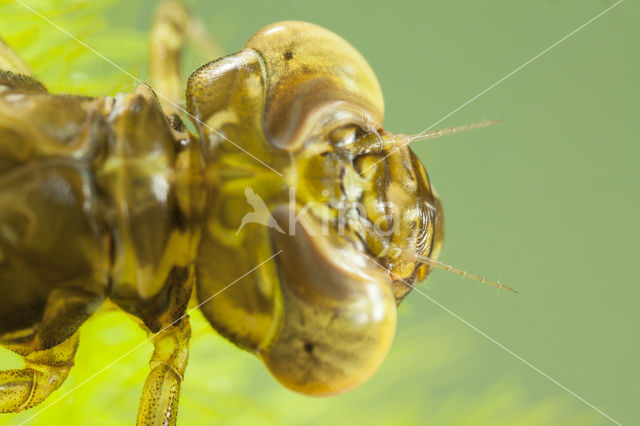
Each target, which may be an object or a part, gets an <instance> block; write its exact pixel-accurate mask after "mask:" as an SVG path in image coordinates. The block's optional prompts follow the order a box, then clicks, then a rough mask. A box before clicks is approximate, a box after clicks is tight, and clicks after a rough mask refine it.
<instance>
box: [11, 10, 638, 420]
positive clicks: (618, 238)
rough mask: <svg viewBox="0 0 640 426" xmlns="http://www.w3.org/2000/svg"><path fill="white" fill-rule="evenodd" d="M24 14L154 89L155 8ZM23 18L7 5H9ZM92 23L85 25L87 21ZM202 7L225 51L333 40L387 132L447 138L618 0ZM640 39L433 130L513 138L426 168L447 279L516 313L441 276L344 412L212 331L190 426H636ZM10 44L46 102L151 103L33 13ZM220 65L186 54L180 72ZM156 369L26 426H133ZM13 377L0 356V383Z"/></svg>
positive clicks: (593, 52) (88, 360)
mask: <svg viewBox="0 0 640 426" xmlns="http://www.w3.org/2000/svg"><path fill="white" fill-rule="evenodd" d="M24 1H25V2H26V3H28V4H30V5H32V6H33V7H37V8H38V10H41V11H42V12H43V13H45V14H47V16H48V17H50V18H51V19H53V20H54V21H56V22H58V23H60V25H62V26H64V27H65V28H66V29H68V30H69V31H71V32H73V33H74V34H75V35H77V36H78V37H80V38H82V39H83V40H86V41H87V42H89V43H90V44H91V45H92V46H93V47H95V48H96V49H97V50H98V51H100V52H101V53H103V54H104V55H106V56H107V57H109V58H110V59H112V60H114V61H115V62H117V63H118V64H120V65H122V66H123V67H124V68H125V69H127V70H128V71H130V72H131V73H133V74H135V75H136V76H139V77H140V78H142V79H145V78H147V71H146V39H145V36H144V35H145V32H146V31H147V29H148V27H149V23H150V12H151V9H152V4H154V3H155V2H152V1H139V2H132V1H107V0H102V1H99V2H91V3H89V2H73V1H68V0H67V1H62V2H54V1H53V0H38V1H35V0H31V1H29V0H24ZM6 3H12V2H11V1H6V0H4V1H0V4H6ZM76 3H78V4H84V5H85V7H84V9H83V8H80V9H77V10H76V9H74V8H73V7H72V6H73V5H74V4H76ZM190 4H191V5H192V8H193V10H194V11H195V12H196V13H197V14H198V15H199V16H200V17H201V18H202V19H203V21H204V22H205V23H206V24H207V27H208V28H209V30H210V31H211V32H212V33H213V34H215V36H216V38H217V39H218V40H219V41H220V43H221V44H222V45H223V46H224V47H225V48H226V49H227V51H228V52H233V51H236V50H238V49H240V48H241V46H242V44H243V43H244V41H245V40H246V39H247V38H248V37H249V36H250V35H251V34H252V33H253V32H254V31H255V30H257V29H258V28H260V27H261V26H263V25H265V24H268V23H270V22H273V21H277V20H284V19H301V20H306V21H311V22H314V23H317V24H320V25H323V26H326V27H328V28H329V29H331V30H333V31H335V32H337V33H338V34H340V35H342V36H343V37H345V38H346V39H347V40H349V41H350V42H351V43H352V44H354V45H355V46H356V47H357V48H358V49H359V50H360V51H361V52H362V53H363V55H364V56H365V57H366V58H367V59H368V60H369V61H370V63H371V65H372V67H373V69H374V70H375V71H376V73H377V75H378V78H379V80H380V83H381V85H382V88H383V91H384V93H385V98H386V108H387V113H386V119H385V126H386V128H388V129H389V130H392V131H396V132H405V133H410V132H419V131H421V130H423V129H425V128H427V127H429V126H431V125H432V124H434V123H435V122H437V121H439V120H441V119H442V118H443V117H444V116H446V115H447V114H449V113H450V112H452V111H453V110H455V109H457V108H458V107H460V106H461V105H463V104H464V103H465V102H467V101H468V100H470V99H471V98H473V97H474V96H476V95H477V94H479V93H481V92H483V91H484V90H485V89H487V88H488V87H490V86H491V85H492V84H493V83H495V82H497V81H498V80H500V79H502V78H503V77H505V76H507V75H508V74H509V73H511V72H512V71H514V70H516V69H517V68H518V67H519V66H520V65H522V64H524V63H525V62H527V61H529V60H530V59H531V58H533V57H534V56H535V55H537V54H539V53H540V52H542V51H543V50H545V49H547V48H548V47H550V46H551V45H553V44H554V43H556V42H557V41H558V40H560V39H562V38H563V37H565V36H566V35H568V34H569V33H570V32H572V31H574V30H575V29H577V28H578V27H580V26H581V25H583V24H584V23H585V22H587V21H588V20H590V19H591V18H593V17H594V16H596V15H598V14H599V13H600V12H602V11H604V10H605V9H607V8H608V7H609V6H611V5H613V4H614V2H612V1H603V0H554V1H551V0H549V1H538V2H521V1H508V0H496V1H486V2H478V1H471V0H465V1H449V2H441V1H422V2H420V1H408V0H396V1H390V2H379V3H373V2H365V1H351V2H346V1H344V0H341V1H335V0H323V1H316V2H303V1H270V2H255V3H254V2H249V1H245V0H235V1H233V2H222V1H220V2H206V1H204V0H203V1H193V2H190ZM60 5H63V6H60ZM639 19H640V7H639V6H638V4H637V2H633V1H632V0H626V1H624V2H623V3H621V4H620V5H619V6H617V7H616V8H614V9H613V10H611V11H610V12H608V13H607V14H605V15H604V16H602V17H600V18H599V19H597V20H595V21H594V22H593V23H591V24H590V25H588V26H587V27H585V28H584V29H582V30H581V31H579V32H577V33H576V34H575V35H573V36H571V37H570V38H568V39H567V40H565V41H563V42H562V43H560V44H559V45H557V46H556V47H555V48H553V49H552V50H550V51H549V52H547V53H545V54H544V55H542V56H541V57H539V58H538V59H536V60H535V61H533V62H532V63H530V64H528V65H527V66H525V67H523V68H522V69H521V70H520V71H518V72H517V73H515V74H513V75H512V76H510V77H508V78H507V79H506V80H504V81H503V82H501V83H500V84H498V85H496V86H495V87H493V88H492V89H491V90H489V91H487V92H486V93H485V94H483V95H482V96H480V97H478V98H477V99H476V100H474V101H473V102H471V103H469V104H468V105H467V106H465V107H464V108H462V109H461V110H459V111H458V112H456V113H455V114H452V115H451V116H450V117H448V118H446V119H445V120H443V121H442V122H441V123H439V124H438V126H437V127H448V126H453V125H458V124H465V123H471V122H475V121H479V120H483V119H495V118H504V119H505V121H504V123H502V124H500V125H499V126H494V127H491V128H488V129H483V130H478V131H474V132H471V133H467V134H462V135H457V136H452V137H447V138H443V139H437V140H432V141H428V142H424V143H422V145H419V146H417V147H416V148H415V149H416V151H417V152H418V153H419V155H420V157H421V159H422V161H423V162H424V164H425V166H426V168H427V170H428V172H429V174H430V177H431V179H432V182H433V183H434V185H435V186H436V188H437V190H438V192H439V194H440V197H441V200H442V202H443V205H444V209H445V221H446V237H445V247H444V251H443V254H442V259H443V260H444V261H446V262H450V263H452V264H454V265H456V266H459V267H462V268H465V269H469V270H471V271H473V272H476V273H479V274H482V275H484V276H486V277H488V278H491V279H496V280H500V281H501V282H503V283H505V284H507V285H510V286H513V287H515V288H517V289H518V290H519V291H520V294H519V295H512V294H510V293H506V292H500V291H497V290H495V289H492V288H489V287H483V286H480V285H478V284H476V283H474V282H473V281H468V280H463V279H461V278H459V277H457V276H455V275H451V274H447V273H444V272H440V271H436V272H434V273H433V275H432V276H431V277H430V278H429V280H428V281H427V282H426V283H424V284H422V287H421V290H422V291H423V292H424V293H425V294H426V295H427V296H428V298H427V297H423V296H421V295H420V294H417V293H414V294H412V295H410V296H409V297H408V298H407V299H406V300H405V302H404V303H403V305H402V306H401V309H400V318H399V327H398V333H397V337H396V340H395V343H394V346H393V349H392V351H391V353H390V355H389V357H388V359H387V361H386V362H385V364H384V365H383V367H382V368H381V369H380V371H379V372H378V373H377V374H376V375H375V376H374V377H373V378H372V379H371V380H370V381H369V382H368V383H366V384H365V385H364V386H362V387H361V388H359V389H357V390H355V391H353V392H351V393H349V394H346V395H344V396H340V397H334V398H329V399H312V398H307V397H303V396H299V395H296V394H294V393H292V392H290V391H288V390H286V389H284V388H282V387H281V386H280V385H278V384H277V383H275V381H274V380H273V379H271V378H270V376H269V375H268V373H267V372H266V371H265V369H264V368H263V367H262V365H261V364H260V362H259V361H258V360H257V359H255V358H254V357H253V356H251V355H249V354H247V353H244V352H242V351H240V350H237V349H235V348H234V347H233V346H231V345H230V344H228V343H226V342H225V341H223V340H222V339H220V338H218V337H216V335H215V334H214V333H213V332H211V331H210V327H209V326H208V324H207V323H206V322H204V320H203V319H202V317H200V316H196V317H195V318H194V322H193V323H194V326H193V328H194V338H193V341H192V345H191V348H192V352H191V359H190V365H189V368H188V371H187V373H186V376H185V382H184V387H183V391H182V399H181V406H180V419H179V421H180V424H183V425H187V424H189V425H191V424H225V425H226V424H230V425H245V424H292V425H294V424H295V425H298V424H315V425H325V424H338V425H351V424H374V425H378V424H379V425H387V424H407V425H408V424H430V425H547V424H553V425H555V424H558V425H584V424H588V425H600V424H602V425H607V424H614V422H613V421H612V420H610V419H608V418H607V417H606V416H605V415H603V414H601V413H599V412H598V411H596V410H595V409H594V408H593V407H590V406H589V404H592V405H593V406H595V407H597V408H598V409H600V410H602V411H603V412H604V413H606V415H607V416H610V417H611V418H613V419H615V420H617V421H619V422H621V423H623V424H639V423H640V408H638V401H639V400H640V388H639V386H640V385H639V382H640V368H639V367H638V364H637V360H638V359H639V358H640V356H639V355H640V343H639V337H640V334H639V332H638V323H639V321H640V312H639V311H638V309H637V307H636V306H637V303H638V301H640V286H639V285H638V284H640V283H639V281H640V280H639V279H638V276H639V273H638V268H637V266H636V265H637V263H638V262H637V259H638V254H640V253H639V252H640V250H639V248H638V241H640V226H639V225H638V217H639V216H640V173H639V172H638V163H639V160H640V144H638V142H639V141H640V138H639V136H640V130H639V127H638V126H637V119H638V116H639V114H640V79H639V78H638V77H639V75H640V74H639V72H638V67H639V65H640V58H639V55H638V52H639V49H638V40H640V37H639V34H638V32H639V30H638V21H639ZM27 28H29V29H32V30H29V31H27V30H26V29H27ZM0 34H2V35H3V36H6V37H7V39H8V40H9V41H13V42H14V44H19V45H20V46H18V47H19V48H20V50H21V52H22V53H23V54H24V56H25V57H26V58H27V59H28V60H29V61H30V63H32V64H33V68H34V69H35V70H36V72H37V74H38V75H40V76H41V77H42V78H43V79H44V80H45V81H46V82H47V83H48V85H49V87H52V88H55V89H58V90H67V91H80V92H83V93H90V94H99V93H105V94H113V93H115V92H116V91H130V90H132V88H133V87H134V84H133V83H132V81H131V79H130V78H129V77H127V76H126V75H124V74H121V73H120V72H119V71H118V70H116V69H114V68H113V67H112V66H111V65H109V64H107V63H104V62H101V59H100V58H97V57H95V55H93V54H92V53H90V52H88V51H86V50H85V49H84V48H82V47H79V46H78V45H77V44H74V42H73V41H68V40H67V39H66V36H65V35H63V34H59V33H58V32H57V30H56V29H53V28H51V27H48V26H47V24H46V23H43V22H42V21H41V20H40V19H39V18H38V17H36V16H34V15H33V14H31V13H30V12H28V11H26V10H24V9H22V8H21V7H20V6H19V5H16V4H13V5H9V6H4V7H3V8H0ZM52 52H54V53H52ZM204 61H205V59H204V58H201V57H198V55H197V54H196V53H194V52H191V53H190V54H189V57H188V60H187V64H186V65H185V67H186V69H194V68H195V67H197V66H198V65H200V64H201V63H202V62H204ZM143 339H144V335H143V333H142V332H141V331H139V330H137V328H136V327H135V326H134V325H133V324H132V323H131V322H130V321H128V320H127V319H126V318H125V317H124V316H122V315H119V314H115V313H109V314H105V315H103V316H101V317H97V318H94V319H92V320H90V321H89V322H88V323H87V324H86V325H85V326H84V327H83V329H82V334H81V348H80V350H79V353H78V356H77V357H76V367H74V369H73V370H72V373H71V375H70V376H69V378H68V380H67V381H66V383H65V384H64V385H63V387H62V388H61V389H60V390H59V391H57V392H56V393H55V394H54V395H53V396H52V397H51V398H50V399H49V400H47V402H46V403H45V404H44V405H42V406H41V407H46V406H47V405H48V404H50V403H51V402H52V401H53V400H55V399H56V398H58V397H60V396H62V395H63V394H64V393H65V392H68V391H70V390H71V389H73V388H74V387H76V386H78V385H80V384H81V383H83V382H84V381H85V380H87V379H89V378H90V377H91V376H92V374H94V373H95V372H98V371H99V370H100V369H101V368H103V367H104V366H106V365H108V364H109V363H110V362H112V361H113V360H114V359H117V358H118V357H119V356H121V355H122V354H124V353H126V352H127V351H129V350H130V349H131V348H133V347H134V346H136V345H137V344H138V343H139V342H142V340H143ZM150 353H151V347H150V346H144V347H143V348H141V349H139V350H136V351H134V352H133V353H131V354H130V355H129V356H127V357H125V358H124V359H122V360H121V361H119V362H117V363H116V364H115V365H113V366H112V367H110V368H109V369H108V370H106V371H105V372H103V373H102V374H100V375H98V376H96V377H95V378H93V379H91V380H89V381H88V382H86V384H84V385H83V386H82V387H81V388H79V389H78V390H77V391H74V392H73V393H71V394H70V395H69V396H67V397H65V398H63V399H61V400H60V401H59V402H57V403H56V404H54V405H53V406H51V408H47V409H46V410H45V411H43V412H42V413H41V414H39V415H38V416H37V417H36V418H35V419H33V421H32V422H31V423H30V424H66V425H74V424H89V423H91V424H105V425H106V424H120V423H122V424H131V423H133V421H134V419H135V414H136V407H137V401H138V398H139V394H140V391H141V388H142V384H143V381H144V377H145V374H146V373H147V371H148V367H147V360H148V358H149V356H150ZM518 357H520V358H521V359H518ZM16 365H19V363H18V362H17V360H16V359H15V358H13V357H12V356H11V355H10V354H8V353H7V352H4V351H3V352H0V368H15V366H16ZM536 369H537V370H539V371H536ZM541 372H544V373H545V374H546V375H548V377H545V376H544V374H542V373H541ZM554 381H555V382H557V383H554ZM563 387H566V389H565V388H563ZM572 393H573V394H572ZM578 396H579V398H582V399H584V401H581V400H580V399H579V398H578ZM585 401H586V402H585ZM35 412H36V410H30V411H28V412H25V413H21V414H19V415H16V416H3V417H0V423H9V424H12V423H18V422H20V421H23V420H25V419H27V418H29V417H30V416H31V415H33V414H34V413H35Z"/></svg>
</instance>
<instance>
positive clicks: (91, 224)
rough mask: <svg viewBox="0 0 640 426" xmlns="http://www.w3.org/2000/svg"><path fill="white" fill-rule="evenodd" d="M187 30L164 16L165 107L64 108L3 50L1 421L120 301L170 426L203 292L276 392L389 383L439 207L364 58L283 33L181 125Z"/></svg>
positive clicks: (206, 83)
mask: <svg viewBox="0 0 640 426" xmlns="http://www.w3.org/2000/svg"><path fill="white" fill-rule="evenodd" d="M174 12H175V13H174ZM193 25H195V24H194V21H192V20H191V18H190V17H189V15H188V14H187V13H186V11H185V10H184V9H183V8H182V7H181V6H179V4H177V3H174V2H167V3H165V5H164V6H163V8H162V9H161V10H160V12H159V13H158V15H157V19H156V23H155V26H154V32H153V33H154V37H155V39H154V48H153V49H152V52H153V58H154V59H153V60H152V75H154V76H155V78H156V80H157V81H156V83H157V84H156V89H157V90H158V94H159V95H160V98H158V97H157V96H156V94H155V93H154V92H153V91H152V90H151V89H150V88H149V87H148V86H146V85H141V86H139V88H138V89H137V91H136V92H135V93H134V94H118V95H116V96H114V97H110V96H105V97H98V98H87V97H78V96H66V95H56V94H50V93H48V92H47V90H46V89H45V88H44V86H43V85H42V83H40V82H38V81H37V80H35V79H33V78H31V77H29V76H28V75H27V74H28V69H25V67H24V66H23V64H22V63H21V62H20V61H19V60H18V59H17V58H16V57H13V56H11V55H13V54H12V53H11V51H10V50H7V49H5V50H0V66H2V67H4V69H3V70H1V71H0V290H1V291H2V294H3V297H2V298H0V344H2V345H4V346H6V347H8V348H10V349H12V350H14V351H16V352H18V353H19V354H21V355H23V356H24V358H25V362H26V365H25V368H24V369H21V370H11V371H5V372H0V412H15V411H20V410H22V409H25V408H29V407H32V406H35V405H37V404H38V403H39V402H41V401H42V400H43V399H44V398H46V396H47V395H48V394H49V393H51V392H52V391H53V390H55V389H56V388H57V387H58V386H59V385H60V384H61V383H62V381H63V380H64V378H65V377H66V375H67V374H68V372H69V369H70V367H71V365H72V363H73V361H72V360H73V355H74V353H75V349H76V347H77V343H78V339H77V334H76V332H77V329H78V327H79V326H80V325H81V324H82V322H83V321H84V320H86V319H87V318H88V317H89V316H90V315H91V314H92V313H94V312H95V311H96V310H97V309H98V307H99V306H100V305H101V304H102V303H103V302H104V301H106V300H110V301H112V302H113V303H114V304H115V305H117V306H118V307H120V308H121V309H123V310H124V311H126V312H128V313H130V314H131V315H132V316H133V317H134V318H136V319H137V320H138V321H139V322H140V323H141V325H142V326H143V327H144V328H145V329H146V330H148V331H149V333H150V335H151V339H152V341H153V343H154V346H155V352H154V355H153V357H152V360H151V362H150V368H151V372H150V374H149V376H148V377H147V381H146V383H145V388H144V391H143V396H142V399H141V403H140V410H139V412H138V423H139V424H173V423H175V419H176V415H177V401H178V397H179V388H180V382H181V380H182V377H183V374H184V371H185V367H186V363H187V358H188V340H189V336H190V329H189V323H188V317H186V316H185V311H186V306H187V303H188V301H189V299H190V297H191V294H192V290H193V289H194V288H195V289H196V290H197V291H196V295H197V300H198V301H199V302H200V304H199V308H200V309H201V310H202V312H203V313H204V315H205V316H206V318H207V319H208V320H209V322H210V323H211V325H212V326H213V327H214V328H215V329H216V330H217V331H218V332H220V333H221V334H222V335H223V336H224V337H226V338H228V339H229V340H230V341H232V342H233V343H235V344H236V345H238V346H239V347H241V348H243V349H246V350H248V351H251V352H252V353H254V354H255V355H257V356H258V357H260V358H261V359H262V360H263V361H264V363H265V364H266V366H267V367H268V368H269V370H270V371H271V373H272V374H273V375H274V377H275V378H276V379H277V380H279V381H280V382H281V383H283V384H284V385H286V386H288V387H290V388H292V389H294V390H297V391H299V392H302V393H305V394H309V395H332V394H336V393H340V392H344V391H347V390H349V389H351V388H353V387H355V386H358V385H359V384H361V383H363V382H364V381H365V380H367V379H368V378H369V377H370V376H371V375H372V374H373V373H374V372H375V371H376V370H377V368H378V367H379V366H380V364H381V363H382V361H383V359H384V357H385V356H386V353H387V351H388V349H389V347H390V345H391V342H392V340H393V336H394V333H395V326H396V305H397V304H399V303H400V301H401V300H402V299H403V298H404V297H405V295H406V294H407V293H408V291H409V290H410V286H408V285H407V284H406V282H409V283H413V282H415V281H417V280H421V279H423V278H424V277H425V276H426V275H427V273H428V272H429V270H428V267H427V266H426V265H424V264H423V263H422V262H421V261H420V260H419V259H420V258H423V259H424V258H435V257H437V255H438V253H439V250H440V246H441V243H442V214H441V208H440V204H439V201H438V199H437V197H436V196H435V194H434V192H433V190H432V188H431V185H430V183H429V180H428V177H427V175H426V172H425V170H424V168H423V167H422V165H421V164H420V162H419V161H418V160H417V158H416V157H415V155H414V154H413V153H412V152H411V150H410V149H409V148H408V147H407V146H406V144H402V143H400V142H399V141H400V140H401V139H398V138H396V136H394V135H393V134H391V133H388V132H386V131H384V130H383V127H382V119H383V114H384V107H383V99H382V93H381V90H380V87H379V85H378V82H377V80H376V77H375V75H374V73H373V71H372V70H371V69H370V68H369V65H368V64H367V63H366V61H365V60H364V58H362V56H360V54H359V53H358V52H357V51H356V50H355V49H354V48H353V47H352V46H350V45H349V44H348V43H347V42H346V41H344V40H343V39H341V38H340V37H338V36H337V35H335V34H333V33H331V32H330V31H328V30H325V29H323V28H320V27H317V26H315V25H312V24H307V23H302V22H281V23H277V24H273V25H271V26H268V27H266V28H264V29H262V30H261V31H259V32H258V33H256V34H255V35H254V36H253V37H252V38H251V39H250V40H249V42H248V43H247V45H246V46H245V48H244V49H243V50H241V51H240V52H238V53H236V54H233V55H229V56H226V57H224V58H221V59H219V60H217V61H214V62H211V63H209V64H206V65H204V66H202V67H201V68H200V69H198V70H196V71H195V72H194V73H193V75H192V76H191V77H190V79H189V81H188V83H187V90H186V107H187V109H186V111H185V110H182V109H181V108H179V107H178V105H177V102H179V99H176V96H177V93H179V92H180V90H178V89H177V88H176V87H175V85H176V84H177V83H176V81H178V78H177V76H176V73H177V69H178V67H177V65H176V64H177V63H178V62H179V61H178V59H179V53H180V49H181V47H182V44H183V43H184V40H183V39H184V37H185V36H186V35H188V33H189V31H188V29H189V28H193ZM3 52H4V57H3ZM159 68H160V69H159ZM180 115H182V118H189V119H191V120H192V121H193V124H194V126H195V128H196V129H197V135H193V134H191V133H190V132H189V131H187V130H185V127H184V125H183V121H182V120H181V118H180ZM261 209H262V210H261ZM248 217H253V218H258V219H259V220H247V218H248ZM214 297H215V299H213V300H211V299H212V298H214Z"/></svg>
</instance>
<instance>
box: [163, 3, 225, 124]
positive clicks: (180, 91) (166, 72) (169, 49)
mask: <svg viewBox="0 0 640 426" xmlns="http://www.w3.org/2000/svg"><path fill="white" fill-rule="evenodd" d="M187 41H191V42H192V43H194V44H195V45H196V46H197V47H198V49H199V50H201V51H202V53H203V54H204V55H206V56H207V57H208V58H210V60H214V59H217V58H218V57H220V56H222V49H220V48H219V47H218V45H217V44H216V43H214V42H213V41H212V40H211V39H210V38H209V37H208V35H207V32H206V30H205V28H204V26H203V25H202V23H201V22H200V21H199V20H197V19H195V18H194V17H193V16H191V14H190V13H189V11H188V10H187V9H186V8H185V6H184V5H183V4H182V3H181V2H179V1H165V2H163V3H161V4H160V6H159V7H158V9H157V11H156V14H155V17H154V20H153V27H152V29H151V79H152V82H153V85H154V90H155V91H156V92H157V93H158V94H160V95H161V96H160V102H161V104H162V107H163V108H164V110H165V112H166V113H167V115H170V114H178V115H179V114H180V112H181V111H180V109H179V108H177V105H181V104H182V100H183V98H184V81H183V78H182V74H181V72H180V60H181V56H182V51H183V48H184V46H185V44H186V42H187Z"/></svg>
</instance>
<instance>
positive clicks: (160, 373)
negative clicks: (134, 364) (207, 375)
mask: <svg viewBox="0 0 640 426" xmlns="http://www.w3.org/2000/svg"><path fill="white" fill-rule="evenodd" d="M190 336H191V327H190V326H189V318H188V317H187V316H185V317H183V318H182V319H181V320H180V321H178V322H177V323H175V324H174V325H172V326H169V327H168V328H166V329H165V330H163V331H161V332H160V333H158V334H157V335H155V336H154V337H153V344H154V346H155V351H154V352H153V356H152V357H151V361H150V362H149V367H150V368H151V372H150V373H149V375H148V376H147V380H146V381H145V383H144V389H143V391H142V398H141V399H140V407H139V408H138V422H137V424H138V425H139V426H140V425H175V424H176V419H177V416H178V400H179V398H180V383H181V382H182V376H183V374H184V370H185V367H186V366H187V359H188V356H189V346H188V344H189V337H190Z"/></svg>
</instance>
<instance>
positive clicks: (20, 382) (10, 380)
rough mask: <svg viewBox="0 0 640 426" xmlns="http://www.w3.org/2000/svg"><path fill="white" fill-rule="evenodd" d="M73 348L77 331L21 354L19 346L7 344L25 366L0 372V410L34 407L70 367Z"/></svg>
mask: <svg viewBox="0 0 640 426" xmlns="http://www.w3.org/2000/svg"><path fill="white" fill-rule="evenodd" d="M77 348H78V334H77V333H76V334H74V335H73V336H71V337H70V338H69V339H67V340H66V341H64V342H62V343H61V344H59V345H58V346H54V347H53V348H51V349H47V350H44V351H36V352H31V353H28V354H24V353H22V351H21V350H20V349H21V348H20V347H19V346H17V345H13V346H12V347H10V349H11V350H14V351H15V352H18V353H19V354H21V355H23V356H24V361H25V368H23V369H22V370H7V371H0V413H15V412H18V411H22V410H25V409H27V408H31V407H35V406H36V405H38V404H39V403H41V402H42V401H43V400H44V399H45V398H46V397H47V396H49V394H51V392H53V391H54V390H56V389H58V387H60V385H61V384H62V382H64V380H65V379H66V378H67V375H68V374H69V370H70V369H71V367H72V366H73V357H74V356H75V353H76V349H77Z"/></svg>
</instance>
